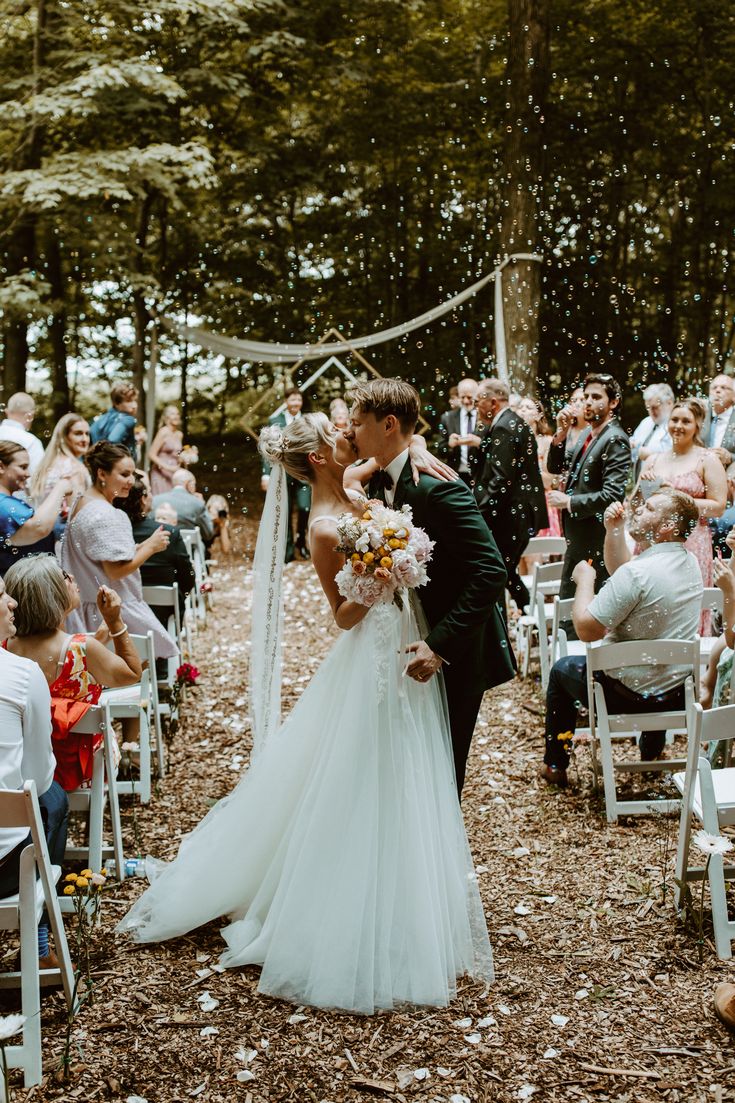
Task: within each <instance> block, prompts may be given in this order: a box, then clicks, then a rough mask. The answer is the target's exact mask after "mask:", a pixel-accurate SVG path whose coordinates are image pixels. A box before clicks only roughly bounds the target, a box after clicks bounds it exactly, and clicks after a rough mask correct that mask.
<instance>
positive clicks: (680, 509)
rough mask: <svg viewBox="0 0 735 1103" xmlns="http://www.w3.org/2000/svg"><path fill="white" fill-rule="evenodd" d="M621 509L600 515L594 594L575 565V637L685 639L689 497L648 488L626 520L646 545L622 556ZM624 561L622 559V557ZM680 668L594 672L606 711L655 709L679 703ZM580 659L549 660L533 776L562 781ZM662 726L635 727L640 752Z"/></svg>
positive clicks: (691, 608)
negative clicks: (601, 581)
mask: <svg viewBox="0 0 735 1103" xmlns="http://www.w3.org/2000/svg"><path fill="white" fill-rule="evenodd" d="M622 520H623V507H622V505H621V504H619V503H615V504H613V505H612V506H610V507H609V509H608V510H607V512H606V514H605V528H606V536H605V561H606V565H607V567H608V569H610V568H611V567H613V568H614V573H613V574H612V577H611V578H610V579H609V580H608V581H607V582H606V583H605V585H604V586H603V587H602V589H601V590H600V592H599V594H597V596H595V592H594V586H595V571H594V568H593V567H591V566H590V565H589V564H588V563H587V562H585V561H582V562H581V563H577V565H576V567H575V568H574V572H573V574H572V580H573V581H574V582H575V583H576V587H577V590H576V594H575V598H574V606H573V608H572V619H573V621H574V627H575V629H576V632H577V635H578V637H579V639H580V640H584V641H585V642H587V643H591V642H593V641H594V640H601V639H603V638H604V639H605V641H606V642H608V643H620V642H622V641H624V640H658V639H680V640H693V639H694V637H695V635H696V633H697V629H698V626H699V615H700V611H701V605H702V589H703V586H702V573H701V571H700V569H699V565H698V563H697V560H696V559H695V558H694V556H693V555H692V554H691V552H688V551H687V550H686V548H685V547H684V541H685V540H686V538H687V536H688V535H689V534H690V533H691V532H692V531H693V529H694V527H695V525H696V524H697V523H698V521H699V514H698V511H697V506H696V503H695V501H694V499H693V498H690V497H689V495H688V494H684V493H683V492H682V491H680V490H674V489H671V488H665V489H662V490H660V491H658V492H657V493H656V494H652V495H651V497H650V498H649V499H648V501H646V502H644V503H643V505H642V506H641V507H640V508H639V509H638V510H637V512H636V513H635V514H634V516H633V518H632V520H631V521H630V523H629V525H628V532H629V533H630V535H631V537H632V538H633V539H634V540H636V541H638V542H639V543H641V544H643V545H647V546H646V547H645V550H644V551H642V552H641V553H640V555H637V556H635V557H634V558H630V555H629V553H628V551H627V549H626V548H625V542H624V533H623V524H622ZM626 560H627V561H626ZM686 675H687V671H686V669H684V668H682V667H674V666H640V667H627V668H621V669H620V670H613V671H610V672H606V673H604V674H599V675H598V676H597V677H598V678H599V680H600V681H601V682H602V684H603V685H604V688H605V699H606V700H607V703H608V706H609V708H610V709H611V711H613V712H622V713H624V712H658V711H660V710H663V709H671V708H682V707H683V704H684V680H685V678H686ZM587 704H588V701H587V660H586V658H585V656H584V655H568V656H567V657H565V658H563V659H559V661H558V662H556V663H554V666H553V667H552V670H551V674H550V677H549V686H548V689H547V693H546V753H545V755H544V766H543V769H542V771H541V777H542V778H543V779H544V780H545V781H548V782H550V783H551V784H554V785H562V786H563V785H566V784H567V773H566V770H567V766H568V765H569V754H568V752H567V749H566V746H565V740H561V739H559V736H560V734H562V733H565V732H573V731H574V727H575V724H576V718H577V708H578V706H579V705H584V706H587ZM665 737H666V733H665V732H643V733H641V738H640V751H641V758H642V759H643V760H644V761H650V760H651V759H654V758H658V757H659V756H660V754H661V752H662V750H663V747H664V742H665Z"/></svg>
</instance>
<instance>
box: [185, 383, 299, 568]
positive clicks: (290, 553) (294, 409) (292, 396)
mask: <svg viewBox="0 0 735 1103" xmlns="http://www.w3.org/2000/svg"><path fill="white" fill-rule="evenodd" d="M285 401H286V408H285V410H282V411H281V413H280V414H274V415H273V417H271V418H269V419H268V424H269V425H276V426H278V428H279V429H285V428H286V426H287V425H290V424H291V422H292V421H295V420H296V418H299V417H301V411H302V408H303V405H304V396H303V395H302V393H301V391H300V390H299V388H298V387H289V389H288V390H287V391H286V394H285ZM261 462H262V475H261V478H260V489H261V490H262V491H263V493H264V494H265V492H266V491H267V489H268V482H269V481H270V471H271V469H270V464H269V463H268V461H267V460H266V459H265V458H264V457H261ZM286 486H287V490H288V513H289V523H288V529H287V533H286V562H287V563H290V562H291V560H292V559H293V558H294V550H296V551H298V552H299V554H300V555H301V558H302V559H309V558H310V555H309V548H308V546H307V533H308V528H309V509H310V507H311V489H310V487H309V486H308V484H307V483H301V482H299V480H298V479H294V478H293V477H292V476H291V475H289V476H288V479H287V480H286ZM174 504H175V503H174ZM294 508H295V509H296V544H295V545H294V538H293V528H292V525H291V515H292V513H293V511H294ZM210 543H211V541H210Z"/></svg>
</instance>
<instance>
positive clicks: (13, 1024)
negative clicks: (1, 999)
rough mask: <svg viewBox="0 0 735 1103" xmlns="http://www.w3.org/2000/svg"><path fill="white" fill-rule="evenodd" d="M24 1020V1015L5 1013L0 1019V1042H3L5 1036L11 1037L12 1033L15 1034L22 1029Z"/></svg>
mask: <svg viewBox="0 0 735 1103" xmlns="http://www.w3.org/2000/svg"><path fill="white" fill-rule="evenodd" d="M25 1021H26V1017H25V1015H5V1016H4V1017H3V1018H1V1019H0V1042H4V1041H5V1040H6V1039H7V1038H12V1037H13V1035H14V1034H17V1033H18V1031H19V1030H22V1029H23V1023H24V1022H25Z"/></svg>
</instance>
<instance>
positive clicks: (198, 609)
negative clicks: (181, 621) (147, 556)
mask: <svg viewBox="0 0 735 1103" xmlns="http://www.w3.org/2000/svg"><path fill="white" fill-rule="evenodd" d="M179 531H180V533H181V537H182V539H183V541H184V544H185V545H186V550H187V551H188V553H189V558H190V559H191V562H192V566H193V567H194V579H195V581H194V589H193V590H192V591H191V593H190V595H189V596H190V597H191V598H192V604H193V608H194V610H195V614H196V620H197V621H201V622H202V625H204V626H205V627H206V624H207V601H206V595H205V594H204V592H203V591H202V587H203V585H204V583H205V582H206V581H207V557H206V552H205V550H204V541H203V540H202V534H201V533H200V531H199V529H183V528H182V529H180V530H179Z"/></svg>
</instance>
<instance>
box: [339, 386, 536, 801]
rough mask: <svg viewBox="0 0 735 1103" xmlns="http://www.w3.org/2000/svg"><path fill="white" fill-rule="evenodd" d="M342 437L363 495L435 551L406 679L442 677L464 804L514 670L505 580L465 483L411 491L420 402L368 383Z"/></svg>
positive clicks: (425, 483) (424, 481)
mask: <svg viewBox="0 0 735 1103" xmlns="http://www.w3.org/2000/svg"><path fill="white" fill-rule="evenodd" d="M350 397H351V399H352V403H353V405H352V410H351V411H350V427H349V429H347V430H346V431H345V437H346V438H347V440H349V441H350V442H351V444H352V446H353V448H354V449H355V451H356V453H357V456H358V458H359V459H361V460H364V459H368V458H370V457H371V456H372V457H373V458H374V459H375V460H376V461H377V462H378V464H379V465H380V468H381V470H380V471H379V472H378V474H377V475H376V476H375V477H374V479H373V480H372V481H371V483H370V486H369V487H368V493H369V495H370V497H380V498H383V499H384V500H385V502H386V503H387V504H388V505H389V506H391V507H394V508H396V509H400V507H401V506H402V505H409V506H410V507H411V510H412V513H413V520H414V524H416V525H418V526H419V527H420V528H422V529H425V531H426V532H427V533H428V535H429V537H430V538H431V539H432V540H434V541H436V547H435V548H434V552H433V557H432V559H431V562H430V563H429V567H428V570H429V582H428V584H427V585H426V586H424V587H423V588H422V589H421V593H420V598H421V604H422V605H423V607H424V612H425V614H426V619H427V621H428V622H429V634H428V635H427V637H426V639H425V640H417V641H416V642H415V643H412V644H411V645H410V647H409V648H408V650H409V651H410V652H412V653H413V659H412V660H411V662H410V663H409V666H408V671H407V673H408V674H409V675H410V677H412V678H415V679H416V681H417V682H427V681H428V680H429V679H430V678H432V677H433V676H434V674H436V673H437V671H438V670H442V671H443V673H444V683H445V685H446V690H447V703H448V705H449V725H450V729H451V734H452V746H453V749H454V768H455V772H456V776H457V790H458V792H459V794H460V796H461V794H462V786H463V784H464V777H465V769H466V765H467V755H468V754H469V750H470V743H471V741H472V734H473V732H474V730H475V722H476V720H477V714H478V712H479V711H480V704H481V702H482V696H483V693H484V692H485V690H486V689H490V688H492V686H496V685H500V683H501V682H507V681H508V680H509V679H510V678H512V677H513V674H514V672H515V669H516V664H515V658H514V656H513V651H512V650H511V646H510V643H509V640H508V634H507V631H506V627H505V620H504V618H503V615H502V613H501V611H500V608H499V607H498V602H499V601H501V600H502V597H503V592H504V590H505V584H506V580H507V575H506V571H505V566H504V564H503V560H502V558H501V556H500V553H499V551H498V548H497V545H496V543H495V541H494V540H493V537H492V535H491V533H490V530H489V528H488V527H487V525H486V523H485V521H484V520H483V518H482V516H481V515H480V512H479V510H478V508H477V505H476V503H475V499H474V498H473V496H472V493H471V492H470V490H469V489H468V488H467V486H466V485H465V484H464V483H463V482H461V481H458V482H441V481H440V480H438V479H434V478H432V477H431V476H430V475H424V474H422V475H421V476H420V478H419V483H418V486H416V485H415V484H414V481H413V476H412V473H411V464H410V461H409V457H408V446H409V444H410V443H411V439H412V437H413V433H414V430H415V428H416V422H417V421H418V417H419V412H420V400H419V396H418V393H417V392H416V391H415V390H414V388H413V387H412V386H411V385H410V384H409V383H404V381H403V380H402V379H373V380H371V381H370V382H368V383H358V384H357V385H356V386H355V387H354V388H353V389H352V391H351V395H350Z"/></svg>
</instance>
